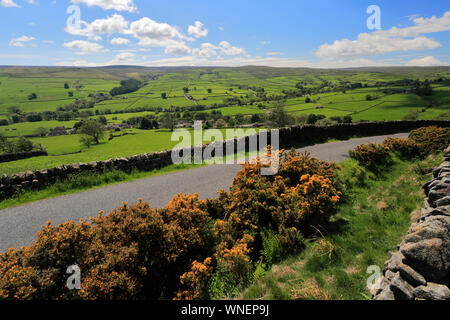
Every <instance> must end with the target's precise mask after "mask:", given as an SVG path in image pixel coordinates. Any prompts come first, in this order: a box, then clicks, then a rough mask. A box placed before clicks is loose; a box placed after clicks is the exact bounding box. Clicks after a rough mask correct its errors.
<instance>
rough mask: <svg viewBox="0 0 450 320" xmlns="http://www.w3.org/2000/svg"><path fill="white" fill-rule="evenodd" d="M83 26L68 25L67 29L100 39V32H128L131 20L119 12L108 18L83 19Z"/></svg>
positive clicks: (73, 33)
mask: <svg viewBox="0 0 450 320" xmlns="http://www.w3.org/2000/svg"><path fill="white" fill-rule="evenodd" d="M81 25H83V28H77V27H75V26H67V27H66V29H65V31H66V32H67V33H69V34H71V35H76V36H84V37H87V38H88V39H89V40H94V41H97V40H100V39H101V37H100V36H99V34H114V33H126V32H127V29H128V25H129V22H128V21H127V20H125V18H124V17H123V16H121V15H119V14H113V15H112V16H110V17H108V18H106V19H97V20H94V21H92V22H91V23H87V22H85V21H81Z"/></svg>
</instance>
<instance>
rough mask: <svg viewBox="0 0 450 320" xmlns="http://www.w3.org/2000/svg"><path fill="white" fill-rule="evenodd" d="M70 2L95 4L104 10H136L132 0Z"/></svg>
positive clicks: (72, 0)
mask: <svg viewBox="0 0 450 320" xmlns="http://www.w3.org/2000/svg"><path fill="white" fill-rule="evenodd" d="M70 2H72V3H75V4H85V5H87V6H88V7H92V6H97V7H100V8H102V9H104V10H116V11H128V12H135V11H137V8H136V5H135V4H134V1H133V0H70Z"/></svg>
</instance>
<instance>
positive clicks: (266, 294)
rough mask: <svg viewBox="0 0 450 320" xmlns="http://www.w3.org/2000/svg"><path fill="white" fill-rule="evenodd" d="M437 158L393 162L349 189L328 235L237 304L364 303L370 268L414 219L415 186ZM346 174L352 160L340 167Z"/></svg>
mask: <svg viewBox="0 0 450 320" xmlns="http://www.w3.org/2000/svg"><path fill="white" fill-rule="evenodd" d="M441 162H442V156H441V155H440V156H430V157H429V158H427V159H426V160H423V161H411V162H409V161H407V162H402V161H398V160H397V161H396V164H395V166H394V167H393V168H392V170H390V171H387V172H385V175H384V176H383V177H380V178H375V179H374V178H372V179H367V180H366V185H363V186H359V187H355V188H353V189H352V191H351V194H350V196H349V197H348V199H347V201H346V203H344V204H342V205H341V206H340V208H339V211H338V214H337V216H335V217H334V218H333V221H334V222H333V223H332V226H334V228H329V233H328V234H320V233H318V234H317V236H316V238H314V239H311V240H310V241H309V242H308V243H307V245H306V248H305V249H304V250H303V251H302V253H301V254H299V255H297V256H292V257H290V258H287V259H286V260H284V261H282V262H280V263H278V264H275V265H273V266H272V267H271V268H269V270H267V271H266V272H265V274H264V275H263V276H262V277H261V278H260V279H258V280H257V281H255V282H254V283H253V284H252V285H250V286H249V287H248V288H246V289H244V290H242V291H241V292H240V293H237V296H238V297H239V298H241V299H250V300H256V299H258V300H260V299H275V300H277V299H280V300H296V299H298V300H342V299H343V300H366V299H369V298H370V295H369V292H368V290H367V288H366V281H367V279H368V277H369V276H370V274H368V273H367V268H368V267H369V266H371V265H375V266H378V267H379V268H380V269H382V268H383V264H384V262H385V261H386V260H387V258H388V256H387V253H388V251H393V250H395V249H396V247H397V245H398V244H399V243H400V242H401V239H402V237H403V236H404V235H405V233H406V231H407V230H408V228H409V226H410V225H411V221H412V219H413V216H415V215H417V213H419V214H420V209H419V208H420V206H421V204H422V202H423V197H424V194H423V192H422V189H421V185H422V184H423V183H424V182H426V181H429V179H430V175H429V174H423V172H421V171H422V170H420V168H433V167H435V166H437V165H439V164H440V163H441ZM341 164H342V166H343V170H344V171H347V174H348V173H351V172H352V171H351V170H349V169H350V168H352V167H354V166H355V162H354V160H346V161H344V162H343V163H341Z"/></svg>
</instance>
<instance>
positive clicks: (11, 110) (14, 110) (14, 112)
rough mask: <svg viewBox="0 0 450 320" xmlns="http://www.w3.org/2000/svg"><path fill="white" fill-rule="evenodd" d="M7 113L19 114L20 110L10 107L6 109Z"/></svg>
mask: <svg viewBox="0 0 450 320" xmlns="http://www.w3.org/2000/svg"><path fill="white" fill-rule="evenodd" d="M8 113H10V114H19V113H20V109H19V108H17V107H15V106H11V107H8Z"/></svg>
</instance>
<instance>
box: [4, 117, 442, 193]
mask: <svg viewBox="0 0 450 320" xmlns="http://www.w3.org/2000/svg"><path fill="white" fill-rule="evenodd" d="M432 125H436V126H440V127H449V126H450V121H439V120H415V121H385V122H359V123H348V124H337V125H332V126H315V125H305V126H295V127H288V128H281V129H280V130H279V137H280V145H281V147H292V146H298V145H311V144H314V143H316V142H321V141H324V140H326V139H327V138H336V139H344V138H349V137H354V136H371V135H372V136H373V135H382V134H393V133H398V132H408V131H411V130H413V129H417V128H420V127H426V126H432ZM256 137H257V139H258V143H259V140H260V135H259V134H257V135H256ZM249 139H250V138H249V137H248V136H247V137H243V138H236V139H231V140H228V142H230V141H231V142H232V143H234V148H235V150H236V148H237V147H236V146H237V145H238V144H239V143H240V142H241V141H242V140H244V141H243V142H244V143H245V146H246V147H247V148H246V151H248V146H249V143H248V142H249ZM266 141H267V142H268V143H269V144H270V141H271V138H270V132H269V133H268V134H267V140H266ZM226 142H227V141H225V142H223V143H224V150H226V149H225V144H226ZM206 147H207V146H206V145H203V146H202V150H204V149H205V148H206ZM195 148H196V147H189V148H185V149H183V150H185V152H187V154H191V155H192V156H193V155H194V149H195ZM171 163H172V151H171V150H169V151H162V152H156V153H147V154H140V155H136V156H131V157H124V158H120V159H109V160H106V161H95V162H90V163H79V164H71V165H62V166H59V167H56V168H48V169H42V170H38V171H34V172H32V171H28V172H22V173H19V174H13V175H11V176H8V175H6V174H4V175H2V176H1V177H0V200H2V199H5V198H8V197H11V196H12V195H14V194H16V193H17V192H19V191H21V190H34V189H42V188H44V187H46V186H48V185H50V184H53V183H55V182H56V181H58V180H63V179H66V178H67V177H69V176H72V175H77V174H90V173H101V172H104V171H108V170H112V169H115V170H121V171H125V172H129V171H131V170H132V169H137V170H142V171H151V170H154V169H158V168H162V167H164V166H167V165H169V164H171Z"/></svg>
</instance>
